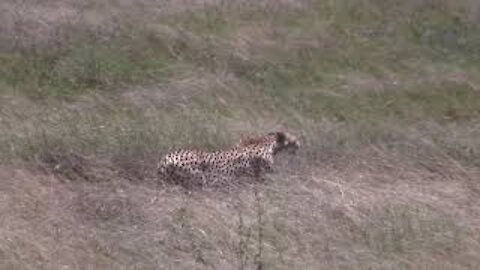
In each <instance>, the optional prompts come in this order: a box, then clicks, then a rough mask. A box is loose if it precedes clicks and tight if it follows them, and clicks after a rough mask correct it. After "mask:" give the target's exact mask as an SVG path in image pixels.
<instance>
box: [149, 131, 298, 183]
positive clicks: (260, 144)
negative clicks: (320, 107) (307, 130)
mask: <svg viewBox="0 0 480 270" xmlns="http://www.w3.org/2000/svg"><path fill="white" fill-rule="evenodd" d="M299 147H300V142H299V140H298V139H297V138H296V137H295V136H293V135H292V134H289V133H287V132H270V133H268V134H266V135H264V136H261V137H256V138H247V139H243V140H241V141H240V142H239V143H238V144H237V145H235V146H233V147H231V148H230V149H226V150H221V151H215V152H204V151H198V150H178V151H175V152H172V153H169V154H167V155H166V156H164V157H163V158H162V159H161V160H160V162H159V163H158V166H157V169H158V174H159V175H160V176H161V177H163V178H164V179H165V180H167V181H174V182H176V183H181V184H186V183H189V184H197V185H205V184H206V181H207V179H208V178H211V177H212V176H213V177H241V176H247V177H254V178H259V177H261V176H262V175H264V174H266V173H272V172H274V169H273V164H274V157H275V156H276V155H277V154H278V153H280V152H289V153H295V152H296V150H297V149H298V148H299Z"/></svg>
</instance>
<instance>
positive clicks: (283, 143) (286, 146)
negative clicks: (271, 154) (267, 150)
mask: <svg viewBox="0 0 480 270" xmlns="http://www.w3.org/2000/svg"><path fill="white" fill-rule="evenodd" d="M269 135H273V136H275V140H276V147H275V150H274V151H275V152H276V153H278V152H280V151H286V152H288V153H292V154H294V153H296V151H297V150H298V148H300V141H299V140H298V139H297V137H295V136H294V135H292V134H290V133H288V132H271V133H269Z"/></svg>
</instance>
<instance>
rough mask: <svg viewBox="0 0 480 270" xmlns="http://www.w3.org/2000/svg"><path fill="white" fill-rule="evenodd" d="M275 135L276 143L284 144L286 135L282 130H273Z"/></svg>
mask: <svg viewBox="0 0 480 270" xmlns="http://www.w3.org/2000/svg"><path fill="white" fill-rule="evenodd" d="M275 136H276V139H277V143H278V144H279V145H284V144H285V141H286V140H287V136H286V135H285V133H283V132H275Z"/></svg>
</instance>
